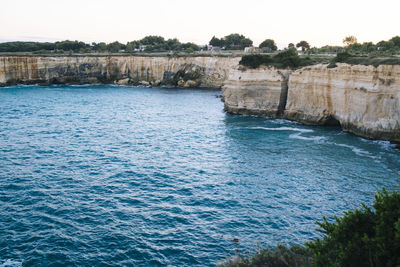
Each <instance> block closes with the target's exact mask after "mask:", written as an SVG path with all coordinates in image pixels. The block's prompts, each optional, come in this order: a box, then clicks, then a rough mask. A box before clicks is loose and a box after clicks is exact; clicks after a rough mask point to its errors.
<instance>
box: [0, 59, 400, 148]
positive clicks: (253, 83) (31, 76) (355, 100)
mask: <svg viewBox="0 0 400 267" xmlns="http://www.w3.org/2000/svg"><path fill="white" fill-rule="evenodd" d="M239 61H240V58H222V57H136V56H108V57H14V56H3V57H0V86H1V85H3V86H4V85H12V84H19V83H22V84H52V83H55V84H57V83H59V84H63V83H71V84H83V83H117V84H152V85H161V84H164V85H173V86H176V85H178V86H183V87H194V86H209V87H221V86H222V85H224V86H223V87H222V91H223V97H224V101H225V109H226V110H227V111H228V112H230V113H233V114H254V115H267V116H271V117H274V118H286V119H290V120H296V121H301V122H303V123H307V124H316V125H325V124H340V125H341V127H342V128H343V130H345V131H349V132H352V133H354V134H357V135H360V136H363V137H367V138H373V139H384V140H391V141H396V142H400V66H398V65H394V66H388V65H383V66H379V67H373V66H361V65H354V66H350V65H347V64H337V65H338V66H337V67H335V68H331V69H330V68H327V65H315V66H310V67H305V68H302V69H298V70H296V71H289V70H278V69H276V68H273V67H260V68H257V69H248V68H243V67H241V66H239Z"/></svg>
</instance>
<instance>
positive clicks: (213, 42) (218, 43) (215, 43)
mask: <svg viewBox="0 0 400 267" xmlns="http://www.w3.org/2000/svg"><path fill="white" fill-rule="evenodd" d="M208 44H209V45H212V46H219V47H223V46H225V41H224V39H223V38H221V39H219V38H217V37H215V36H213V37H212V38H211V40H210V42H209V43H208Z"/></svg>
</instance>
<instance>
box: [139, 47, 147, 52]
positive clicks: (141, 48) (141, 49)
mask: <svg viewBox="0 0 400 267" xmlns="http://www.w3.org/2000/svg"><path fill="white" fill-rule="evenodd" d="M146 48H147V45H140V46H139V51H140V52H143V51H145V50H146Z"/></svg>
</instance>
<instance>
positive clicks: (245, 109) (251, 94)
mask: <svg viewBox="0 0 400 267" xmlns="http://www.w3.org/2000/svg"><path fill="white" fill-rule="evenodd" d="M288 77H289V71H288V70H278V69H275V68H273V67H261V68H258V69H246V68H236V69H235V70H232V71H231V73H230V74H229V76H228V79H227V81H226V82H225V85H224V86H223V87H222V92H223V95H224V102H225V104H224V106H225V110H227V111H228V112H230V113H233V114H251V115H266V116H270V117H277V116H279V114H280V112H281V111H283V109H282V106H283V107H284V106H285V103H286V96H285V93H287V84H288Z"/></svg>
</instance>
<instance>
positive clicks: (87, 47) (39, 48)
mask: <svg viewBox="0 0 400 267" xmlns="http://www.w3.org/2000/svg"><path fill="white" fill-rule="evenodd" d="M343 44H344V46H329V45H326V46H322V47H320V48H317V47H311V45H310V44H309V43H308V42H307V41H305V40H302V41H300V42H298V43H297V44H294V43H290V44H289V45H288V47H287V48H288V49H290V48H297V49H301V50H302V51H303V52H305V53H308V54H317V53H338V52H344V51H347V52H349V53H352V54H377V55H379V54H385V55H388V54H389V55H391V54H396V53H400V36H395V37H393V38H391V39H389V40H387V41H380V42H378V43H376V44H374V43H373V42H364V43H358V42H357V38H356V37H355V36H347V37H345V38H344V39H343ZM251 46H253V41H252V40H251V39H250V38H248V37H246V36H244V35H242V34H238V33H232V34H229V35H226V36H225V37H221V38H217V37H215V36H213V37H212V38H211V40H210V41H209V42H208V47H207V45H206V46H199V45H197V44H195V43H191V42H187V43H182V42H180V41H179V40H178V39H176V38H173V39H165V38H164V37H162V36H156V35H149V36H146V37H144V38H142V39H140V40H135V41H130V42H127V43H126V44H123V43H120V42H118V41H115V42H111V43H105V42H99V43H96V42H93V43H91V44H88V43H85V42H81V41H70V40H65V41H59V42H54V43H51V42H5V43H0V52H46V51H54V52H60V53H63V52H66V51H67V52H68V51H72V52H75V53H76V52H79V53H92V52H102V53H104V52H109V53H118V52H127V53H133V52H137V51H145V52H165V51H182V52H187V53H192V52H194V51H199V50H201V49H208V48H211V47H219V48H220V49H222V50H243V49H244V48H246V47H251ZM259 49H260V50H259V51H258V52H275V51H277V50H278V47H277V45H276V43H275V41H274V40H273V39H265V40H264V41H263V42H261V44H260V45H259Z"/></svg>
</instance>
